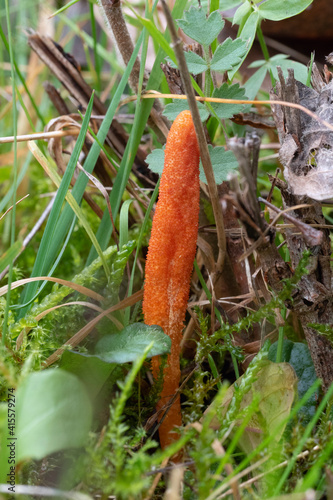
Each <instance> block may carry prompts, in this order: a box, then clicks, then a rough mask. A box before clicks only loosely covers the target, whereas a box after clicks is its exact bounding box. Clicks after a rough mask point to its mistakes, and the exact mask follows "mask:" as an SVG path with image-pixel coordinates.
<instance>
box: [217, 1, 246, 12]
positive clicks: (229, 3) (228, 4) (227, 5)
mask: <svg viewBox="0 0 333 500" xmlns="http://www.w3.org/2000/svg"><path fill="white" fill-rule="evenodd" d="M240 3H241V2H240V1H239V0H221V1H220V9H223V10H228V9H232V8H233V7H236V6H237V5H239V4H240Z"/></svg>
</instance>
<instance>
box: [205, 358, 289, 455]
mask: <svg viewBox="0 0 333 500" xmlns="http://www.w3.org/2000/svg"><path fill="white" fill-rule="evenodd" d="M243 377H244V375H242V377H240V378H239V379H238V380H237V384H233V385H232V386H231V387H229V389H228V390H227V392H226V394H225V396H224V398H223V402H222V407H221V413H222V416H223V415H224V414H225V413H226V412H227V409H228V407H229V405H230V403H231V401H232V398H233V397H234V394H235V392H236V390H237V388H238V387H239V385H240V384H241V383H242V382H241V381H242V378H243ZM295 384H296V376H295V373H294V371H293V370H292V368H291V367H290V365H288V363H272V362H270V361H267V360H265V361H264V363H263V368H262V369H261V370H260V371H259V372H258V374H257V376H256V380H255V381H254V382H253V383H252V385H251V389H250V390H249V392H248V393H247V394H245V395H244V397H243V399H242V402H241V406H240V412H239V413H240V414H241V415H244V412H246V409H247V408H248V407H249V406H250V405H251V404H252V402H253V399H254V398H257V401H258V404H257V405H256V406H257V410H256V411H255V413H254V414H253V415H252V416H251V418H250V420H249V422H248V424H247V426H246V429H245V431H244V432H243V434H242V436H241V437H240V439H239V444H240V446H241V447H242V448H243V450H244V451H245V453H247V454H249V453H251V452H252V451H253V450H254V449H255V448H256V447H257V446H258V445H259V444H260V443H261V441H262V440H263V433H265V434H266V435H271V434H274V435H275V441H276V442H278V441H279V440H280V438H281V436H282V434H283V431H284V429H285V426H286V425H284V426H283V427H282V426H281V424H282V422H283V420H284V419H285V418H286V417H287V416H288V415H289V413H290V410H291V406H292V403H293V400H294V397H295ZM235 385H236V387H235ZM206 411H207V410H206ZM240 423H241V419H240V420H238V421H236V422H235V426H236V427H238V426H239V425H240ZM220 425H221V424H220V420H219V418H217V417H215V418H214V419H213V420H212V423H211V427H213V429H219V428H220Z"/></svg>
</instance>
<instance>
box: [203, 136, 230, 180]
mask: <svg viewBox="0 0 333 500" xmlns="http://www.w3.org/2000/svg"><path fill="white" fill-rule="evenodd" d="M208 150H209V156H210V159H211V162H212V167H213V171H214V176H215V182H216V184H222V182H223V181H226V180H227V179H228V174H229V172H231V171H232V170H235V169H236V168H237V167H238V161H237V160H236V157H235V155H234V153H233V152H232V151H225V149H224V148H223V147H221V146H217V147H215V148H213V146H212V145H211V144H209V145H208ZM200 180H201V181H202V182H205V183H206V184H207V180H206V176H205V173H204V171H203V167H202V163H201V160H200Z"/></svg>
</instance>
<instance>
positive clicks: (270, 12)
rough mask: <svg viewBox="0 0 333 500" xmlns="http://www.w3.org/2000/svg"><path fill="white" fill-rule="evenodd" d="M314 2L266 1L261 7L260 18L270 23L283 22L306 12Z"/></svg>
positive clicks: (304, 0) (303, 0)
mask: <svg viewBox="0 0 333 500" xmlns="http://www.w3.org/2000/svg"><path fill="white" fill-rule="evenodd" d="M312 1H313V0H293V1H292V2H291V1H290V0H279V1H276V0H266V2H263V3H262V4H260V5H259V7H258V10H259V14H260V17H262V18H263V19H269V20H270V21H282V19H288V17H293V16H296V15H297V14H300V13H301V12H303V10H305V9H306V8H307V7H308V6H309V5H310V4H311V3H312Z"/></svg>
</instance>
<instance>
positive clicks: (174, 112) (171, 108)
mask: <svg viewBox="0 0 333 500" xmlns="http://www.w3.org/2000/svg"><path fill="white" fill-rule="evenodd" d="M197 104H198V110H199V114H200V118H201V121H203V122H204V121H206V120H207V118H208V117H209V111H208V110H207V108H206V106H205V105H204V104H203V103H202V102H198V103H197ZM188 109H190V108H189V107H188V103H187V101H185V100H180V99H175V100H174V101H173V102H172V103H170V104H167V105H166V106H165V109H164V111H163V115H164V116H166V117H167V118H168V119H169V120H171V121H174V120H175V119H176V118H177V116H178V115H179V113H181V112H182V111H184V110H188ZM149 156H150V155H149ZM149 156H148V158H149ZM148 158H147V159H148ZM147 159H146V161H147Z"/></svg>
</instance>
